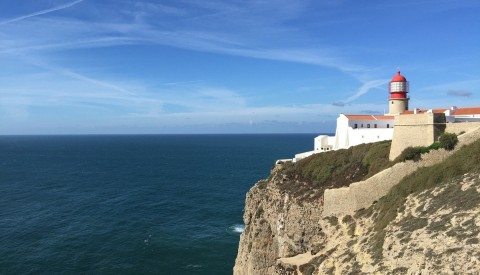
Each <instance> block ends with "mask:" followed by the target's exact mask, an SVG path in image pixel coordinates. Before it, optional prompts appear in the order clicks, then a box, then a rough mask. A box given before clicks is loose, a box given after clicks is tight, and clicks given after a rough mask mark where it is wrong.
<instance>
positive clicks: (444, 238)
mask: <svg viewBox="0 0 480 275" xmlns="http://www.w3.org/2000/svg"><path fill="white" fill-rule="evenodd" d="M477 136H478V135H477ZM475 139H477V138H475ZM475 144H476V145H475V146H476V147H472V148H470V147H469V148H466V149H464V151H466V152H467V153H470V155H467V156H464V155H462V156H461V157H466V158H469V159H472V158H474V159H473V161H472V163H480V157H479V156H480V142H475ZM477 151H478V152H477ZM458 158H459V157H457V159H454V160H452V161H450V164H448V165H449V166H442V167H440V166H439V167H437V166H432V167H430V168H431V169H432V171H435V169H441V170H442V171H445V172H444V173H447V174H448V171H447V170H448V169H450V168H449V167H451V166H454V165H455V163H458V162H461V161H460V160H458ZM475 158H476V159H475ZM459 165H460V164H459ZM454 169H457V170H455V171H463V172H461V174H460V176H458V175H457V176H455V177H453V180H449V181H448V182H442V183H441V182H440V181H441V180H440V179H439V180H438V181H439V182H438V184H437V183H435V184H433V185H431V186H430V185H429V187H425V188H423V189H424V190H422V191H418V190H420V189H418V190H417V189H415V190H417V191H415V190H412V191H408V190H407V191H405V192H407V195H405V196H404V197H403V198H402V199H401V204H399V205H400V206H398V207H397V206H395V205H396V204H395V203H394V202H391V203H390V202H389V201H388V198H387V199H386V200H384V199H382V200H381V201H379V203H377V204H374V205H373V206H371V207H369V208H367V209H361V210H359V211H357V212H355V213H351V214H341V215H340V214H339V215H337V216H323V215H322V212H323V197H322V194H323V191H324V189H322V188H320V187H318V188H317V189H315V188H312V187H311V186H309V188H305V186H304V183H303V182H302V181H300V180H298V179H297V178H292V177H291V176H289V175H287V174H285V173H284V171H283V170H282V167H281V166H277V167H275V168H274V169H273V170H272V172H271V176H270V178H269V179H268V180H262V181H260V182H258V183H257V184H256V185H255V186H254V187H252V189H251V190H250V191H249V192H248V194H247V198H246V204H245V212H244V223H245V231H244V232H243V233H242V235H241V237H240V244H239V249H238V255H237V259H236V262H235V267H234V274H237V275H242V274H249V275H252V274H361V273H365V274H469V273H471V274H474V273H475V272H480V252H479V251H480V178H479V175H480V174H479V171H480V164H479V165H478V166H475V164H473V166H469V167H467V168H462V167H457V168H455V167H454ZM462 169H464V170H462ZM465 169H466V170H465ZM465 171H468V172H465ZM414 176H415V175H414ZM420 176H421V175H420ZM299 190H301V191H299ZM395 192H399V191H395ZM408 194H410V195H408ZM389 195H390V196H394V195H391V194H389ZM387 197H388V196H387ZM388 205H394V206H395V209H394V211H393V212H392V211H390V212H389V211H386V210H385V207H386V206H388ZM392 213H393V214H392Z"/></svg>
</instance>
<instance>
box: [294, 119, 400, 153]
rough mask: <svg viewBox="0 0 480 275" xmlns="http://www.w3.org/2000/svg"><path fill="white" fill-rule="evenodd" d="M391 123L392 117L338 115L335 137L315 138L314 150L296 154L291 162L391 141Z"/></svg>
mask: <svg viewBox="0 0 480 275" xmlns="http://www.w3.org/2000/svg"><path fill="white" fill-rule="evenodd" d="M393 122H394V117H393V116H382V115H344V114H340V115H339V117H338V118H337V129H336V131H335V136H326V135H320V136H318V137H316V138H315V139H314V144H315V145H314V150H313V151H309V152H304V153H300V154H296V155H295V158H294V159H293V161H294V162H295V161H297V160H300V159H303V158H306V157H308V156H311V155H313V154H317V153H322V152H326V151H330V150H338V149H346V148H349V147H351V146H355V145H358V144H362V143H371V142H377V141H382V140H391V139H392V137H393Z"/></svg>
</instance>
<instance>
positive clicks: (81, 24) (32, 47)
mask: <svg viewBox="0 0 480 275" xmlns="http://www.w3.org/2000/svg"><path fill="white" fill-rule="evenodd" d="M478 14H480V1H478V0H457V1H451V0H403V1H390V0H371V1H358V0H311V1H309V0H299V1H291V0H268V1H267V0H241V1H233V0H232V1H230V0H211V1H194V0H172V1H161V0H156V1H149V0H143V1H142V0H139V1H135V0H75V1H72V0H16V1H8V0H0V134H2V135H17V134H22V135H23V134H174V133H332V132H334V130H335V123H336V118H337V117H338V114H339V113H346V114H383V113H384V112H385V111H386V110H388V105H387V100H388V82H389V80H390V79H391V78H392V77H393V76H394V75H395V74H396V71H397V70H398V69H400V70H401V72H402V74H403V75H404V76H405V77H406V78H407V79H408V80H409V81H410V94H409V95H410V98H411V100H410V107H411V108H415V107H418V108H425V109H426V108H443V107H450V106H458V107H468V106H480V31H479V30H480V20H479V19H478Z"/></svg>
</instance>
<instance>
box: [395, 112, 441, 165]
mask: <svg viewBox="0 0 480 275" xmlns="http://www.w3.org/2000/svg"><path fill="white" fill-rule="evenodd" d="M444 131H445V114H433V113H422V114H411V115H399V116H396V117H395V128H394V130H393V139H392V147H391V149H390V160H394V159H395V158H396V157H398V156H399V155H400V154H401V153H402V152H403V150H405V148H407V147H415V146H429V145H430V144H432V143H433V142H435V141H436V140H437V139H438V137H439V136H440V135H441V134H442V133H443V132H444Z"/></svg>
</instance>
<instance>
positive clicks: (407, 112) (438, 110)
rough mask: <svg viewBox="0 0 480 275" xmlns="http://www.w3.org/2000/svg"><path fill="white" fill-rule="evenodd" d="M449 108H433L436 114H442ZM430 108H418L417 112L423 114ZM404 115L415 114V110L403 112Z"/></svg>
mask: <svg viewBox="0 0 480 275" xmlns="http://www.w3.org/2000/svg"><path fill="white" fill-rule="evenodd" d="M446 110H448V109H433V110H432V111H433V113H434V114H441V113H443V112H445V111H446ZM427 111H428V110H417V114H423V113H426V112H427ZM401 114H402V115H410V114H413V110H406V111H405V112H403V113H401Z"/></svg>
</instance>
